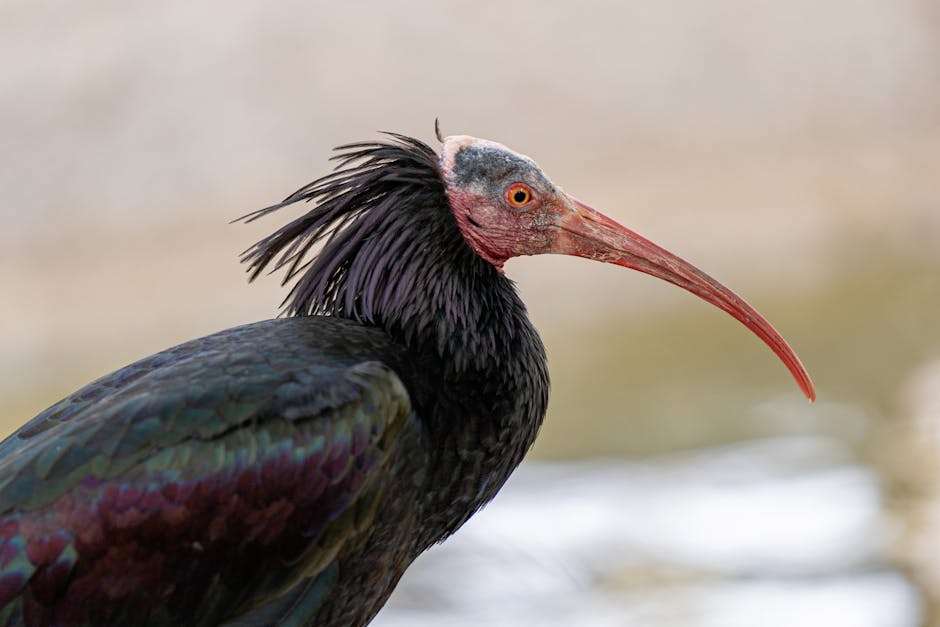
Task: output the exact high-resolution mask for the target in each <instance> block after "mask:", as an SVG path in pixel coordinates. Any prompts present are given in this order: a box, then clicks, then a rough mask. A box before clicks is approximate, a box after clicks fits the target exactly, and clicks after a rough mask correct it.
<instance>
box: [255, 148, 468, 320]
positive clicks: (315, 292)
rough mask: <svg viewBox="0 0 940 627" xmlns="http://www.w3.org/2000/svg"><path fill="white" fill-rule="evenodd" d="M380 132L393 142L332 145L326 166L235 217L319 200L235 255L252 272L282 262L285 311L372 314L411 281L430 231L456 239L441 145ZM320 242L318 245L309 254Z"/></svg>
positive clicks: (372, 316) (371, 316)
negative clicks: (277, 198)
mask: <svg viewBox="0 0 940 627" xmlns="http://www.w3.org/2000/svg"><path fill="white" fill-rule="evenodd" d="M385 135H387V136H389V137H391V138H392V139H391V141H386V142H381V141H375V142H360V143H352V144H346V145H343V146H339V147H337V148H336V150H337V151H338V154H336V155H334V156H333V157H332V158H331V160H333V161H337V162H338V163H337V165H336V167H335V169H334V171H333V172H332V173H330V174H328V175H326V176H324V177H322V178H319V179H317V180H315V181H313V182H312V183H310V184H308V185H305V186H304V187H302V188H300V189H299V190H297V191H296V192H294V193H293V194H291V195H290V196H288V197H287V198H285V199H284V200H283V201H282V202H280V203H278V204H275V205H272V206H270V207H266V208H264V209H261V210H259V211H255V212H253V213H250V214H248V215H246V216H243V217H241V218H239V220H242V221H245V222H252V221H254V220H257V219H258V218H261V217H262V216H265V215H268V214H269V213H272V212H274V211H276V210H278V209H281V208H283V207H286V206H287V205H291V204H293V203H296V202H299V201H305V202H310V201H313V202H315V203H316V206H315V207H314V208H313V209H312V210H311V211H309V212H307V213H306V214H304V215H302V216H300V217H299V218H297V219H295V220H293V221H292V222H290V223H289V224H287V225H285V226H284V227H282V228H281V229H279V230H278V231H277V232H275V233H273V234H272V235H269V236H268V237H265V238H264V239H262V240H261V241H259V242H258V243H257V244H255V245H254V246H252V247H251V248H249V249H248V250H247V251H245V252H244V253H243V254H242V257H241V260H242V262H243V263H247V264H248V272H249V274H250V280H254V279H255V278H257V277H258V275H259V274H260V273H261V272H262V271H263V270H264V269H265V268H266V267H268V266H269V265H271V264H272V263H273V268H272V270H271V271H272V272H276V271H278V270H280V269H282V268H286V269H287V271H286V274H285V276H284V279H283V281H282V284H287V283H289V282H291V281H296V282H295V283H294V285H293V287H292V288H291V290H290V293H289V294H288V295H287V297H286V298H285V300H284V302H283V303H282V307H283V313H284V314H286V315H290V316H303V315H317V314H324V315H341V316H343V317H347V318H352V319H355V320H358V321H362V322H377V318H378V317H381V316H380V312H382V311H388V310H389V309H390V308H395V306H396V303H395V302H394V301H395V299H396V294H399V293H400V290H398V289H396V288H397V287H398V286H406V285H411V284H413V283H414V279H415V274H416V273H418V272H420V270H421V268H420V267H418V266H419V264H420V262H421V261H422V260H426V258H427V253H426V252H425V253H424V256H422V255H417V254H416V253H417V252H418V249H419V248H420V247H422V246H424V245H426V243H427V241H434V242H435V243H436V244H438V243H439V241H440V240H439V239H432V238H429V237H428V235H429V234H434V235H437V236H438V237H439V238H440V237H441V236H443V238H444V240H445V241H448V240H449V241H450V242H456V245H458V246H459V245H460V241H462V237H460V235H459V231H458V229H457V228H456V223H454V220H453V215H452V214H451V212H450V210H449V204H448V202H447V197H446V195H445V193H444V183H443V180H442V179H441V175H440V166H439V163H438V156H437V154H436V153H435V152H434V150H433V149H432V148H431V147H430V146H428V145H427V144H425V143H424V142H421V141H419V140H417V139H414V138H411V137H407V136H405V135H399V134H397V133H385ZM448 232H449V233H448ZM455 237H456V238H459V240H460V241H458V240H455ZM318 243H323V248H322V250H321V251H320V252H319V253H317V254H316V255H315V256H313V257H310V258H308V256H309V255H310V253H311V249H312V248H313V247H314V246H315V245H316V244H318ZM464 247H466V246H465V245H464ZM466 248H467V250H468V251H469V247H466ZM275 258H276V259H277V260H276V261H275Z"/></svg>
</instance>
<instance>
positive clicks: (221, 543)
mask: <svg viewBox="0 0 940 627" xmlns="http://www.w3.org/2000/svg"><path fill="white" fill-rule="evenodd" d="M383 342H385V340H384V339H383V336H380V335H376V334H374V333H373V332H371V331H369V330H367V329H362V328H361V327H356V326H354V325H349V324H344V323H342V322H340V321H330V322H323V321H307V322H303V321H299V322H298V321H297V320H276V321H269V322H267V323H259V324H258V325H250V326H248V327H241V328H239V329H234V330H230V331H228V332H223V333H222V334H217V335H215V336H209V337H208V338H203V339H201V340H197V341H195V342H192V343H189V344H184V345H181V346H179V347H176V348H174V349H170V350H169V351H166V352H165V353H161V354H158V355H156V356H153V357H151V358H148V359H147V360H143V361H141V362H138V363H137V364H133V365H132V366H129V367H128V368H127V369H125V370H122V371H118V372H117V373H115V374H114V375H110V376H109V377H105V378H104V379H101V380H99V381H97V382H95V383H93V384H92V385H90V386H89V387H88V388H86V389H84V390H81V391H79V392H78V393H76V395H74V396H73V397H70V398H68V399H65V400H64V401H62V402H60V403H58V404H57V405H55V406H53V407H52V408H50V409H49V410H47V411H46V412H43V414H40V416H37V418H36V419H34V420H33V421H31V422H30V423H29V424H27V425H26V426H25V427H24V428H23V429H21V430H20V431H19V432H17V433H16V434H14V435H13V436H11V437H10V438H9V439H8V440H6V441H5V442H4V443H3V444H2V445H0V454H2V457H0V625H2V624H20V623H19V622H18V621H25V619H24V618H23V617H24V616H30V617H31V618H30V620H29V621H28V622H29V623H33V622H35V621H36V620H39V622H40V623H42V622H43V621H45V620H48V621H50V622H57V623H64V624H89V623H90V624H140V623H142V622H144V621H150V622H151V623H155V624H158V623H163V622H165V623H167V624H169V623H171V622H175V623H179V622H180V620H181V619H185V621H186V622H187V623H188V624H215V623H217V622H218V621H219V620H220V619H222V618H224V617H225V616H229V615H231V614H232V612H233V608H242V609H243V610H245V611H247V610H250V609H251V608H253V607H257V606H259V605H261V604H263V603H264V602H265V601H266V600H268V599H271V598H275V597H277V596H278V595H281V594H282V593H284V592H285V591H287V590H289V589H290V588H291V587H293V586H294V585H295V584H297V583H298V582H300V581H303V580H316V579H317V577H318V575H320V574H324V578H325V579H324V578H321V579H324V580H326V579H328V577H327V575H328V574H329V567H330V565H331V562H332V560H333V558H334V557H335V556H336V555H337V553H338V552H340V551H341V550H342V547H343V544H344V543H345V542H348V541H350V540H351V539H353V538H355V537H357V535H358V534H360V533H361V532H362V531H363V530H364V529H366V528H367V527H368V524H369V520H370V516H371V512H373V511H374V508H375V507H376V503H377V502H378V499H379V497H380V496H381V493H382V488H383V486H384V482H383V481H382V480H381V479H382V477H383V469H385V468H386V466H387V464H388V461H389V459H390V455H391V452H392V450H393V449H394V447H395V446H396V444H395V443H396V441H397V437H398V434H399V432H400V430H401V429H402V428H403V427H405V426H406V425H409V424H411V422H412V418H411V409H410V403H409V399H408V394H407V392H406V390H405V388H404V386H403V385H402V383H401V381H400V380H399V378H398V377H397V376H396V375H395V373H394V372H393V371H392V370H391V369H390V368H389V366H388V365H386V363H385V362H386V361H394V356H393V355H392V353H393V352H394V351H391V350H390V349H389V347H388V346H386V345H385V344H383ZM383 356H384V357H389V359H388V360H382V359H375V358H376V357H379V358H381V357H383ZM369 357H372V358H371V359H370V358H369ZM327 530H329V533H325V532H326V531H327Z"/></svg>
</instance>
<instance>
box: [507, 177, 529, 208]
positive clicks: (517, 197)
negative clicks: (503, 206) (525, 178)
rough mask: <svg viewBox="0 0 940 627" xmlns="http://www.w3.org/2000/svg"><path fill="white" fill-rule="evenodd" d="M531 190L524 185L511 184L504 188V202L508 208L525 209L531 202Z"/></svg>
mask: <svg viewBox="0 0 940 627" xmlns="http://www.w3.org/2000/svg"><path fill="white" fill-rule="evenodd" d="M532 197H533V194H532V189H531V188H529V186H528V185H526V184H525V183H513V184H512V185H510V186H509V187H507V188H506V202H508V203H509V206H510V207H515V208H517V209H518V208H520V207H525V206H526V205H528V204H529V203H530V202H532Z"/></svg>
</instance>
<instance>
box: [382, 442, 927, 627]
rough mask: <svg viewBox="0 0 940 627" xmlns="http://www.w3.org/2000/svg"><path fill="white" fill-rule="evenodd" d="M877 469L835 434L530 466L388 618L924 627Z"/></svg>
mask: <svg viewBox="0 0 940 627" xmlns="http://www.w3.org/2000/svg"><path fill="white" fill-rule="evenodd" d="M892 526H893V524H892V521H891V520H890V519H889V518H888V517H887V515H886V514H885V513H884V508H883V503H882V492H881V487H880V486H879V481H878V478H877V476H876V475H875V474H874V473H873V472H872V470H871V469H870V468H869V467H866V466H861V465H857V464H855V463H853V462H852V461H851V455H850V454H849V452H848V451H847V450H846V449H845V448H844V445H842V444H840V443H838V442H836V441H834V440H828V439H822V438H782V439H771V440H762V441H757V442H751V443H746V444H742V445H736V446H733V447H727V448H722V449H715V450H707V451H700V452H696V453H694V454H690V455H685V456H674V457H670V458H669V459H664V460H658V461H654V462H643V463H625V462H621V461H608V462H590V463H551V464H547V463H530V464H527V465H524V466H523V467H522V468H520V469H519V471H518V472H517V473H516V474H515V475H514V477H513V478H512V479H511V480H510V482H509V483H508V484H507V486H506V488H505V489H504V490H503V491H502V493H501V494H500V495H499V496H498V497H497V499H496V500H495V501H494V502H493V503H492V504H491V505H490V506H489V507H487V508H486V509H485V510H483V511H482V512H480V513H479V514H478V515H477V516H476V517H474V518H473V519H472V520H471V521H470V522H469V523H468V524H467V525H466V526H465V527H464V528H463V529H462V530H461V531H460V532H458V533H457V534H456V535H455V536H454V537H453V538H450V539H449V540H448V541H447V542H445V543H444V544H443V545H441V546H439V547H435V548H434V549H432V550H431V551H429V552H428V553H426V554H425V555H423V556H422V557H421V558H419V559H418V561H417V562H416V563H415V564H414V565H413V567H412V568H411V569H410V570H409V571H408V572H407V573H406V575H405V576H404V578H403V579H402V582H401V584H400V585H399V587H398V589H397V590H396V592H395V594H394V595H393V597H392V599H391V600H390V602H389V605H388V606H387V607H386V608H385V609H384V610H383V611H382V613H381V614H380V615H379V616H378V617H377V618H376V621H375V623H374V625H375V626H376V627H398V626H405V625H408V626H414V627H421V626H424V625H428V626H430V625H448V626H455V627H457V626H464V625H467V626H470V625H488V626H504V625H505V626H507V627H508V626H517V625H544V626H556V625H557V626H561V625H585V626H592V627H593V626H597V627H606V626H611V627H614V626H623V627H626V626H634V625H636V626H641V625H642V626H645V627H650V626H652V627H656V626H667V625H668V626H672V625H676V626H679V625H682V626H692V627H699V626H700V627H706V626H708V627H711V626H715V627H717V626H722V627H725V626H728V627H733V626H738V625H740V626H741V627H744V626H748V627H750V626H757V625H760V626H777V625H779V626H781V627H783V626H791V625H800V626H803V627H806V626H813V625H819V626H826V627H830V626H833V625H845V626H851V627H914V626H916V625H919V624H920V621H921V600H920V596H919V594H918V592H917V590H916V588H915V587H914V586H913V585H912V584H911V583H910V582H909V581H908V580H907V579H906V578H905V576H904V575H903V574H902V573H901V572H900V571H899V570H897V569H896V568H895V567H894V566H893V565H892V564H891V563H890V561H889V559H888V557H887V553H888V546H887V545H888V544H889V542H890V538H891V537H892V534H893V531H894V530H893V529H892Z"/></svg>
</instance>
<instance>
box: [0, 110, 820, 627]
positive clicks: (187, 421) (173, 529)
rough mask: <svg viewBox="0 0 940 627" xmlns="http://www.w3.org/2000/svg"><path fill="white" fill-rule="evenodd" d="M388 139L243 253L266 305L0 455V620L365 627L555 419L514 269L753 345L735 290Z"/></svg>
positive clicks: (525, 193)
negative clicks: (567, 276)
mask: <svg viewBox="0 0 940 627" xmlns="http://www.w3.org/2000/svg"><path fill="white" fill-rule="evenodd" d="M435 130H436V138H437V140H438V142H439V148H438V149H437V150H435V148H432V147H431V145H429V144H428V143H425V142H423V141H421V140H419V139H415V138H413V137H410V136H407V135H403V134H398V133H386V134H384V135H382V136H381V137H380V138H378V139H375V140H368V141H362V142H357V143H350V144H346V145H343V146H339V147H338V148H336V151H337V152H336V154H335V155H334V156H333V159H334V160H335V161H336V164H335V167H334V169H333V170H332V171H330V172H329V173H328V174H326V175H325V176H322V177H320V178H318V179H317V180H315V181H314V182H312V183H310V184H308V185H306V186H304V187H302V188H300V189H299V190H297V191H296V192H294V193H293V194H291V195H290V196H288V197H287V198H286V199H285V200H283V201H282V202H279V203H277V204H274V205H272V206H269V207H266V208H264V209H261V210H259V211H256V212H253V213H250V214H248V215H246V216H243V217H242V218H240V220H241V221H244V222H249V221H254V220H258V219H260V218H262V217H265V216H268V215H269V214H272V213H274V212H276V211H279V210H281V209H283V208H285V207H288V206H293V205H298V204H302V203H309V204H307V205H305V206H306V207H307V209H306V211H305V212H304V213H303V214H302V215H300V216H299V217H297V218H295V219H293V220H291V221H289V222H287V223H286V224H285V225H284V226H282V227H281V228H279V229H278V230H276V231H275V232H274V233H272V234H271V235H269V236H267V237H265V238H263V239H261V240H260V241H259V242H257V243H256V244H255V245H253V246H252V247H250V248H249V249H248V250H246V251H245V252H244V253H243V255H242V261H243V262H244V263H245V264H247V265H246V267H247V271H248V273H249V278H250V280H254V279H256V278H257V277H258V276H259V275H261V274H262V273H265V272H267V273H272V272H283V284H284V285H288V286H289V291H288V294H287V296H286V298H285V300H284V302H283V303H282V309H281V315H279V316H277V317H275V318H273V319H270V320H265V321H261V322H255V323H250V324H246V325H244V326H239V327H235V328H231V329H227V330H223V331H221V332H218V333H216V334H213V335H209V336H206V337H202V338H199V339H195V340H192V341H189V342H186V343H184V344H180V345H178V346H175V347H172V348H169V349H167V350H164V351H162V352H159V353H156V354H154V355H151V356H149V357H146V358H143V359H141V360H139V361H137V362H135V363H132V364H131V365H128V366H126V367H125V368H122V369H120V370H117V371H116V372H113V373H111V374H108V375H106V376H103V377H101V378H99V379H97V380H95V381H93V382H92V383H89V384H88V385H86V386H85V387H84V388H81V389H80V390H78V391H76V392H74V393H73V394H71V395H69V396H67V397H66V398H64V399H63V400H61V401H59V402H58V403H56V404H54V405H52V406H51V407H49V408H48V409H46V410H45V411H43V412H42V413H40V414H39V415H37V416H36V417H35V418H33V419H32V420H31V421H29V422H28V423H26V424H25V425H24V426H22V427H21V428H19V429H18V430H17V431H15V432H14V433H13V434H11V435H10V436H9V437H7V438H6V439H5V440H3V442H2V443H0V626H7V627H10V626H13V625H25V626H29V627H34V626H46V625H48V626H52V625H56V626H65V627H72V626H80V625H95V626H99V625H154V626H157V625H180V624H185V625H226V626H229V627H237V626H241V627H245V626H252V625H256V626H260V625H316V626H328V627H329V626H343V627H347V626H357V625H366V624H367V623H369V622H370V621H371V620H372V618H373V617H374V616H375V615H376V613H377V612H378V611H379V609H380V608H381V607H382V606H383V604H384V603H385V601H386V600H387V599H388V597H389V595H390V594H391V592H392V590H393V589H394V588H395V585H396V583H397V582H398V580H399V578H400V577H401V576H402V574H403V572H404V571H405V570H406V568H407V567H408V566H409V564H411V562H412V561H413V560H414V559H415V558H416V557H417V556H418V555H419V554H421V553H422V552H423V551H425V550H426V549H427V548H429V547H430V546H432V545H434V544H436V543H439V542H441V541H443V540H445V539H446V538H447V537H448V536H450V535H451V534H453V533H454V532H455V531H456V530H457V529H459V528H460V527H461V525H463V524H464V523H465V522H466V521H467V520H468V519H469V518H470V517H471V516H472V515H473V514H474V513H475V512H476V511H478V510H479V509H480V508H481V507H483V506H484V505H485V504H487V503H488V502H489V501H490V500H491V499H493V497H494V496H495V495H496V494H497V492H498V491H499V489H500V488H501V486H502V485H503V484H504V482H505V481H506V480H507V478H508V477H509V476H510V474H511V473H512V472H513V470H514V469H515V468H516V467H517V466H518V465H519V463H520V462H521V461H522V459H523V457H524V456H525V454H526V452H527V451H528V449H529V448H530V446H531V445H532V444H533V442H534V441H535V438H536V435H537V433H538V431H539V427H540V425H541V423H542V420H543V417H544V415H545V412H546V408H547V406H548V390H549V373H548V368H547V363H546V352H545V348H544V346H543V344H542V341H541V340H540V338H539V335H538V333H537V332H536V330H535V328H534V327H533V325H532V323H531V322H530V321H529V319H528V316H527V312H526V308H525V306H524V304H523V302H522V301H521V299H520V297H519V295H518V293H517V290H516V288H515V285H514V283H513V282H512V281H511V280H510V279H509V278H508V277H507V276H506V275H505V272H504V263H505V262H506V261H507V260H508V259H510V258H513V257H518V256H522V255H538V254H549V253H553V254H563V255H572V256H577V257H583V258H587V259H591V260H596V261H600V262H606V263H611V264H616V265H619V266H622V267H626V268H630V269H634V270H638V271H640V272H643V273H647V274H650V275H652V276H654V277H658V278H659V279H663V280H665V281H668V282H670V283H672V284H675V285H677V286H678V287H681V288H683V289H685V290H688V291H689V292H691V293H693V294H695V295H697V296H699V297H700V298H702V299H704V300H705V301H707V302H709V303H711V304H712V305H715V306H717V307H719V308H720V309H722V310H724V311H726V312H727V313H729V314H730V315H731V316H733V317H735V318H736V319H737V320H739V321H740V322H741V323H743V324H744V325H745V326H746V327H747V328H748V329H750V330H751V331H752V332H753V333H755V334H756V335H757V336H758V337H760V339H762V340H763V341H764V342H765V343H766V344H767V345H768V346H769V347H770V348H771V349H772V350H773V351H774V352H775V353H776V355H777V356H778V357H779V358H780V359H781V360H782V362H783V363H784V364H785V365H786V367H787V368H788V369H789V370H790V372H791V373H792V375H793V377H794V378H795V380H796V382H797V384H798V385H799V387H800V388H801V389H802V391H803V393H804V394H805V395H806V396H807V397H808V398H809V399H810V401H812V400H813V399H814V398H815V389H814V387H813V383H812V381H811V379H810V376H809V374H808V373H807V371H806V369H805V368H804V366H803V365H802V363H801V362H800V360H799V358H798V357H797V355H796V353H795V352H794V351H793V350H792V349H791V348H790V346H789V345H788V344H787V342H786V341H785V340H784V339H783V337H782V336H781V335H780V334H779V333H778V332H777V331H776V330H775V329H774V328H773V327H772V326H771V325H770V323H768V322H767V321H766V320H765V319H764V318H763V317H762V316H761V315H760V314H759V313H757V311H755V310H754V309H753V308H752V307H751V306H750V305H748V304H747V303H746V302H745V301H744V300H743V299H742V298H741V297H739V296H737V295H736V294H735V293H734V292H732V291H731V290H730V289H728V288H727V287H725V286H723V285H722V284H721V283H719V282H718V281H716V280H715V279H713V278H711V277H710V276H709V275H707V274H705V273H704V272H702V271H701V270H699V269H697V268H695V267H694V266H692V265H691V264H690V263H688V262H686V261H684V260H682V259H681V258H679V257H677V256H676V255H674V254H672V253H670V252H668V251H666V250H665V249H664V248H661V247H660V246H658V245H656V244H654V243H652V242H651V241H649V240H647V239H645V238H643V237H641V236H640V235H638V234H636V233H634V232H633V231H631V230H629V229H627V228H626V227H624V226H622V225H621V224H619V223H618V222H616V221H614V220H613V219H611V218H609V217H607V216H605V215H603V214H602V213H600V212H599V211H596V210H595V209H593V208H591V207H590V206H588V205H587V204H585V203H583V202H581V201H580V200H577V199H576V198H575V197H574V196H572V195H569V194H568V193H566V192H565V191H563V190H562V188H561V187H559V186H557V185H556V184H554V183H553V182H552V181H551V180H550V179H549V178H548V176H547V175H546V174H545V173H544V172H543V171H542V170H541V169H540V168H539V166H537V165H536V163H535V162H534V161H533V160H532V159H530V158H529V157H527V156H524V155H522V154H520V153H517V152H514V151H513V150H510V149H509V148H507V147H506V146H504V145H502V144H499V143H497V142H494V141H490V140H485V139H479V138H475V137H471V136H468V135H452V136H447V137H443V136H442V135H441V133H440V130H439V129H438V128H437V126H436V125H435Z"/></svg>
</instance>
